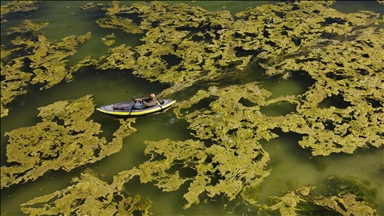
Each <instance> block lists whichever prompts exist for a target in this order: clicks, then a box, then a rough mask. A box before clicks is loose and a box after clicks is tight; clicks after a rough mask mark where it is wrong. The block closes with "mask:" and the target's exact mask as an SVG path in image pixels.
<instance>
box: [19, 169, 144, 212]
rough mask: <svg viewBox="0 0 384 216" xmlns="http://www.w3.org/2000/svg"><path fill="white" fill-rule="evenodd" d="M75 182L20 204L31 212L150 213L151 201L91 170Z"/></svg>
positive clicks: (23, 208)
mask: <svg viewBox="0 0 384 216" xmlns="http://www.w3.org/2000/svg"><path fill="white" fill-rule="evenodd" d="M72 183H73V185H72V186H69V187H67V188H66V189H63V190H61V191H56V192H54V193H51V194H48V195H45V196H40V197H36V198H34V199H32V200H30V201H28V202H26V203H23V204H21V206H22V208H21V210H22V211H23V212H24V213H25V214H29V215H42V214H43V215H134V213H135V214H136V213H141V214H142V215H150V212H149V211H148V209H149V208H150V206H151V201H150V200H149V199H148V198H147V199H145V200H144V201H140V199H141V198H140V196H139V195H136V196H135V197H130V196H128V194H126V193H124V192H122V191H120V190H117V188H115V187H113V186H112V185H109V184H108V183H106V182H104V181H102V180H100V179H99V178H98V177H97V174H95V173H94V172H93V171H92V170H88V169H87V170H85V171H84V172H83V173H81V177H80V178H73V180H72Z"/></svg>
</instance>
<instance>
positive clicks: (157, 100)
mask: <svg viewBox="0 0 384 216" xmlns="http://www.w3.org/2000/svg"><path fill="white" fill-rule="evenodd" d="M156 102H157V104H158V105H159V107H160V109H161V110H163V107H162V106H161V103H160V101H159V99H157V98H156Z"/></svg>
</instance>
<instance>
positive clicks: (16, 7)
mask: <svg viewBox="0 0 384 216" xmlns="http://www.w3.org/2000/svg"><path fill="white" fill-rule="evenodd" d="M37 3H38V1H13V2H8V3H7V4H4V5H1V13H0V14H1V15H0V18H1V23H4V22H7V20H6V19H3V18H4V17H5V16H7V15H8V14H10V13H16V12H28V11H32V10H36V9H38V6H37Z"/></svg>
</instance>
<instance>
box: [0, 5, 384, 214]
mask: <svg viewBox="0 0 384 216" xmlns="http://www.w3.org/2000/svg"><path fill="white" fill-rule="evenodd" d="M85 3H86V2H62V1H59V2H43V3H41V6H40V8H39V9H38V10H37V11H32V12H28V13H18V14H16V15H14V16H12V19H9V22H8V23H5V24H2V29H1V37H2V44H3V42H4V43H6V42H7V37H6V36H5V31H4V30H5V29H6V28H9V27H11V26H13V25H15V24H18V23H19V22H20V20H22V19H23V18H29V19H32V20H35V21H48V22H49V23H50V25H48V26H47V27H46V28H44V30H43V31H44V35H45V36H46V37H47V38H48V39H52V40H58V39H61V38H63V37H66V36H69V35H80V34H85V33H86V32H88V31H91V32H92V37H91V39H90V40H89V41H87V42H86V43H84V44H83V45H81V46H80V47H79V49H78V52H77V53H76V54H75V55H74V56H72V57H70V58H69V60H70V61H69V62H68V63H69V64H71V63H73V62H74V61H75V60H76V59H81V58H82V57H83V56H86V55H92V56H94V57H95V58H96V57H98V56H101V55H103V54H105V52H106V51H107V50H108V47H107V46H106V45H104V44H103V43H102V41H101V38H102V37H105V36H106V35H108V34H111V33H114V34H115V36H116V43H115V44H114V46H115V45H116V46H117V45H119V44H127V45H129V46H135V45H138V44H140V43H141V42H140V40H139V39H140V35H127V34H125V33H124V32H123V31H121V30H117V29H102V28H100V27H98V26H97V24H96V23H95V20H96V19H98V18H99V17H100V16H101V15H102V13H104V12H103V11H95V10H96V9H91V10H85V11H83V10H81V9H80V8H79V7H80V6H82V5H84V4H85ZM130 3H131V2H123V4H130ZM186 3H188V4H190V5H192V6H201V7H203V8H205V9H208V10H220V9H224V8H225V9H226V10H230V11H232V12H238V11H241V10H243V9H245V8H248V7H255V6H257V5H261V4H265V3H266V2H263V1H257V2H251V1H243V2H239V1H232V2H216V1H215V2H208V1H207V2H205V1H194V2H186ZM268 3H273V2H268ZM2 4H4V2H2ZM354 4H356V7H354V6H353V5H354ZM351 5H352V6H351ZM334 8H336V9H338V10H341V11H343V12H346V13H348V12H354V11H356V10H357V9H360V10H371V11H376V12H377V4H374V3H372V2H366V3H363V2H359V3H356V2H349V3H348V2H347V3H345V2H340V3H336V4H335V5H334ZM244 79H249V80H255V77H253V75H252V74H251V73H250V74H248V75H247V76H245V78H244ZM242 81H244V82H245V81H246V80H242ZM311 84H312V83H311V81H310V80H306V79H305V78H302V77H299V78H297V77H292V78H290V79H288V80H285V81H282V80H268V81H266V82H264V83H262V84H261V86H262V87H263V88H265V89H267V90H269V91H271V92H272V93H273V96H272V97H278V96H280V95H291V94H301V93H303V92H305V91H306V90H307V88H308V87H309V86H310V85H311ZM166 87H167V86H166V85H165V84H161V83H158V82H154V83H150V82H148V81H146V80H144V79H141V78H137V77H135V76H133V75H132V74H131V73H129V72H128V71H117V70H106V71H98V70H91V69H89V68H83V69H81V71H79V72H76V73H75V74H74V81H72V82H69V83H64V82H63V83H61V84H59V85H56V86H54V87H52V88H50V89H47V90H43V91H40V90H38V87H35V86H34V87H29V88H28V93H27V94H26V95H22V96H18V97H17V98H16V100H15V101H13V102H12V103H11V104H10V105H9V106H8V107H9V108H10V112H9V116H7V117H4V118H2V119H1V134H2V137H1V164H2V165H4V164H5V163H6V152H5V147H6V145H7V137H5V136H4V133H5V132H7V131H11V130H13V129H15V128H19V127H25V126H31V125H34V124H36V122H38V121H40V119H39V118H38V117H36V116H37V114H38V110H37V108H38V107H41V106H45V105H48V104H51V103H54V102H55V101H59V100H71V99H77V98H80V97H82V96H84V95H87V94H92V95H93V96H94V101H95V103H96V105H105V104H111V103H114V102H119V101H127V100H130V97H131V96H136V97H140V96H146V95H148V94H149V93H151V92H155V93H156V92H161V91H162V90H163V89H165V88H166ZM189 96H190V95H188V94H187V93H185V94H183V93H180V94H179V95H176V96H175V97H176V98H175V99H177V100H180V101H181V100H187V99H188V97H189ZM294 108H295V107H292V106H291V105H290V104H274V105H271V106H269V107H266V108H264V109H262V110H261V111H262V112H263V113H265V114H266V115H271V116H273V115H284V114H286V113H289V112H290V111H291V110H294ZM92 119H93V120H94V121H96V122H98V123H100V124H101V125H102V129H103V134H102V135H103V136H105V137H107V138H108V139H111V137H112V133H113V132H114V131H115V130H116V129H117V128H118V127H119V122H118V120H117V119H116V118H114V117H111V116H108V115H103V114H101V113H99V112H95V113H94V114H93V115H92ZM133 127H135V128H137V129H138V132H137V133H135V134H133V135H131V136H129V137H127V138H125V139H124V144H123V148H122V149H121V151H120V152H118V153H116V154H113V155H111V156H109V157H107V158H104V159H103V160H101V161H99V162H97V163H94V164H89V165H85V166H81V167H78V168H77V169H75V170H73V171H71V172H68V173H67V172H64V171H50V172H48V173H46V174H45V175H44V176H42V177H40V178H38V179H37V180H36V181H30V182H27V183H25V184H19V185H13V186H10V187H9V188H5V189H2V190H1V214H2V215H22V212H21V211H20V204H21V203H24V202H27V201H28V200H30V199H32V198H34V197H37V196H41V195H46V194H49V193H52V192H54V191H57V190H61V189H63V188H66V187H68V186H70V185H71V179H72V178H73V177H78V176H79V175H80V173H81V172H82V171H84V170H85V169H86V168H92V169H94V170H95V171H96V172H97V173H99V174H100V175H102V176H103V180H104V181H107V182H111V181H112V177H113V176H114V175H116V174H117V173H118V172H120V171H124V170H128V169H131V168H132V167H134V166H136V167H137V166H138V165H140V164H141V163H142V162H144V161H145V160H147V159H148V158H147V156H145V155H144V153H143V152H144V149H145V145H144V143H143V141H144V140H153V141H157V140H161V139H165V138H169V139H172V140H186V139H189V138H192V136H191V135H190V133H191V131H189V130H188V129H187V127H188V124H187V123H186V122H184V121H183V120H178V119H177V118H176V117H175V115H174V113H173V112H172V110H168V111H167V112H165V113H160V114H156V115H148V116H144V117H140V118H137V120H136V123H135V124H133ZM278 134H279V135H280V136H279V138H276V139H273V140H272V141H269V142H265V143H263V147H264V149H265V150H266V151H267V152H268V153H269V154H270V155H271V158H272V163H271V164H270V169H272V171H271V175H270V176H268V177H267V178H266V179H265V180H264V182H263V183H262V185H261V187H260V188H259V190H258V191H257V194H256V196H257V197H258V202H259V203H261V204H262V203H269V202H268V197H269V196H280V195H283V194H284V192H287V191H291V190H295V189H297V188H298V187H300V186H301V185H306V184H310V185H317V186H318V191H319V193H321V191H326V190H322V188H321V187H322V185H325V182H324V181H325V179H327V178H328V177H329V176H334V175H336V176H350V177H353V178H355V179H356V180H357V181H358V182H362V184H365V185H366V186H367V187H368V188H371V189H372V191H376V194H375V199H376V202H377V203H376V204H377V205H378V206H377V213H378V214H379V215H384V206H383V203H384V182H383V181H384V180H383V179H384V173H383V167H384V159H383V158H384V149H383V148H381V149H374V148H373V147H372V148H371V149H359V150H358V151H357V152H356V153H355V154H352V155H346V154H332V155H331V156H328V157H311V154H310V150H309V149H302V148H301V147H300V146H299V145H298V144H297V142H298V140H300V138H301V137H300V136H298V135H293V134H283V133H278ZM187 186H188V185H184V186H182V187H181V188H180V189H179V190H177V191H175V192H170V193H164V192H162V191H161V190H160V189H158V188H156V187H155V186H154V185H152V184H150V183H149V184H140V183H139V181H138V179H134V180H133V181H130V182H129V183H128V184H126V189H127V190H128V191H129V192H130V193H131V194H136V193H137V194H140V195H141V196H142V197H146V196H148V197H149V198H150V199H151V200H152V201H153V204H152V207H151V208H150V211H151V212H153V213H154V214H155V215H178V214H185V215H227V214H228V215H229V214H230V213H229V211H231V210H232V209H231V208H224V207H223V205H224V204H225V203H226V202H225V200H223V199H220V198H217V199H216V200H210V201H209V202H207V203H203V202H201V203H200V204H198V205H193V206H192V207H191V208H189V209H187V210H182V207H183V205H184V204H185V200H184V199H183V197H182V196H183V194H184V193H185V192H187V190H188V188H187ZM233 211H234V212H233V214H232V215H255V214H257V209H256V208H255V207H251V206H249V205H247V204H246V203H241V202H240V204H239V206H237V207H236V208H235V209H234V210H233Z"/></svg>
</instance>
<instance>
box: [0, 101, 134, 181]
mask: <svg viewBox="0 0 384 216" xmlns="http://www.w3.org/2000/svg"><path fill="white" fill-rule="evenodd" d="M39 111H40V112H39V116H40V117H41V118H42V122H39V123H37V124H36V125H35V126H30V127H24V128H18V129H14V130H12V131H10V132H6V133H5V135H6V136H9V143H8V144H7V147H6V156H7V163H8V165H5V166H2V167H1V188H4V187H8V186H10V185H12V184H18V183H20V182H26V181H29V180H35V179H36V178H38V177H39V176H41V175H43V174H44V173H46V172H47V171H49V170H58V169H63V170H65V171H67V172H69V171H70V170H72V169H74V168H76V167H79V166H81V165H84V164H87V163H94V162H96V161H99V160H101V159H102V158H104V157H106V156H109V155H111V154H113V153H116V152H118V151H119V150H120V149H121V148H122V142H123V138H124V137H126V136H129V135H130V134H131V133H133V132H135V131H136V130H135V129H134V128H132V127H131V126H130V124H131V123H133V122H134V121H135V120H134V119H127V120H120V123H121V126H120V128H119V129H118V130H117V131H115V132H114V134H113V136H114V138H113V139H112V141H111V142H107V141H106V139H105V138H99V137H98V134H99V133H101V130H100V127H101V125H100V124H98V123H96V122H93V121H92V120H89V117H90V116H91V114H92V113H93V111H94V104H93V100H92V96H91V95H86V96H84V97H82V98H79V99H77V100H73V101H58V102H55V103H53V104H51V105H48V106H45V107H40V108H39Z"/></svg>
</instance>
